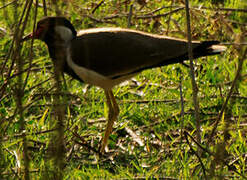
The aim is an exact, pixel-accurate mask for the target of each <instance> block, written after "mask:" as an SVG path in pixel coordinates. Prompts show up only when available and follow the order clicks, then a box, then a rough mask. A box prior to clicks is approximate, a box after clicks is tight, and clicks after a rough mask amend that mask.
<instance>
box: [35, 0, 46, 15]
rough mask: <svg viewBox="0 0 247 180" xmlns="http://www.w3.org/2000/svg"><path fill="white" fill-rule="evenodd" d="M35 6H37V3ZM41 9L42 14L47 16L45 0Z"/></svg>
mask: <svg viewBox="0 0 247 180" xmlns="http://www.w3.org/2000/svg"><path fill="white" fill-rule="evenodd" d="M36 6H38V4H37V5H36ZM43 10H44V15H45V16H47V8H46V2H45V0H43Z"/></svg>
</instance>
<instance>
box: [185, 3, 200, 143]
mask: <svg viewBox="0 0 247 180" xmlns="http://www.w3.org/2000/svg"><path fill="white" fill-rule="evenodd" d="M185 2H186V3H185V7H186V19H187V35H188V54H189V59H190V75H191V83H192V90H193V103H194V108H195V119H196V130H197V131H196V137H197V142H198V143H201V130H200V114H199V103H198V98H197V94H198V88H197V84H196V81H195V70H194V64H193V51H192V43H191V28H190V12H189V0H185Z"/></svg>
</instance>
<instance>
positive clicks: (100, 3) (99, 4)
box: [92, 0, 104, 14]
mask: <svg viewBox="0 0 247 180" xmlns="http://www.w3.org/2000/svg"><path fill="white" fill-rule="evenodd" d="M103 3H104V0H102V1H100V2H99V3H98V4H97V6H96V7H95V8H94V9H93V10H92V14H94V12H95V11H96V10H97V9H98V8H99V7H100V6H101V5H102V4H103Z"/></svg>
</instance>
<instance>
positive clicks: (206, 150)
mask: <svg viewBox="0 0 247 180" xmlns="http://www.w3.org/2000/svg"><path fill="white" fill-rule="evenodd" d="M184 134H186V135H187V136H189V137H190V138H191V140H192V141H193V142H194V143H195V144H196V145H197V146H198V147H199V148H201V149H202V150H203V151H204V152H207V153H208V154H209V155H211V156H213V157H214V158H215V154H214V153H212V152H211V151H210V150H209V149H207V148H205V147H203V146H201V144H200V143H198V142H197V141H196V140H195V139H194V138H193V137H192V136H191V135H190V134H189V133H188V132H186V131H185V132H184ZM217 158H218V159H219V160H220V161H221V162H223V164H224V165H225V166H227V167H228V169H232V168H231V166H230V165H229V164H228V163H227V162H226V161H225V160H224V159H222V158H221V157H217ZM232 171H234V172H235V173H237V174H238V175H240V176H241V177H243V178H244V179H247V177H246V176H245V175H243V174H241V173H240V172H238V171H237V170H235V169H232Z"/></svg>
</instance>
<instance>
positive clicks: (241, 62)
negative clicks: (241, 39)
mask: <svg viewBox="0 0 247 180" xmlns="http://www.w3.org/2000/svg"><path fill="white" fill-rule="evenodd" d="M246 55H247V49H245V52H244V53H243V56H242V58H241V59H240V60H239V65H238V69H237V73H236V76H235V78H234V80H233V82H232V86H231V89H230V91H229V93H228V95H227V97H226V100H225V102H224V104H223V105H222V108H221V110H220V113H219V115H218V118H217V120H216V122H215V124H214V127H213V130H212V132H211V134H210V136H209V140H208V143H210V142H211V141H212V138H213V136H214V133H215V131H216V129H217V126H218V124H219V122H220V120H221V118H222V116H223V113H224V111H225V109H226V106H227V104H228V101H229V99H230V97H231V96H232V93H233V91H234V88H235V85H236V83H237V81H238V80H239V77H240V75H241V71H242V66H243V62H244V59H245V57H246Z"/></svg>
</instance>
